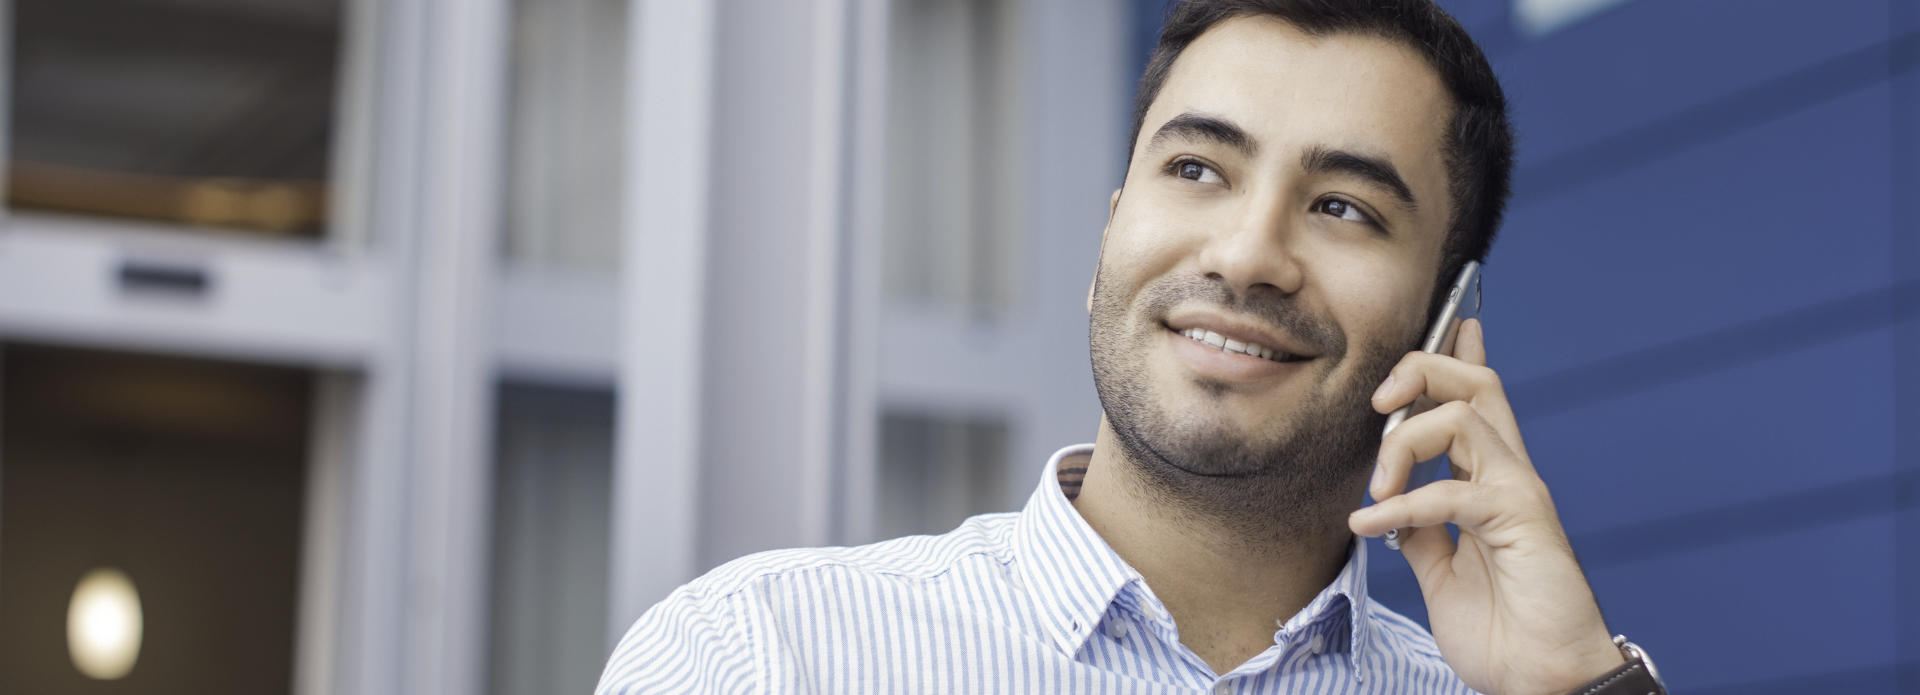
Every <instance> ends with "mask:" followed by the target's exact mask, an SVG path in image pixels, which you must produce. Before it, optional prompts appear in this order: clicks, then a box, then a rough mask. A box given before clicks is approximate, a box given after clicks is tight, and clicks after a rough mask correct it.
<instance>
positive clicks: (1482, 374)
mask: <svg viewBox="0 0 1920 695" xmlns="http://www.w3.org/2000/svg"><path fill="white" fill-rule="evenodd" d="M1473 371H1474V381H1476V382H1478V383H1479V384H1480V387H1481V388H1482V389H1483V390H1490V391H1497V390H1499V389H1500V373H1499V372H1496V371H1493V368H1492V367H1484V366H1475V367H1474V368H1473Z"/></svg>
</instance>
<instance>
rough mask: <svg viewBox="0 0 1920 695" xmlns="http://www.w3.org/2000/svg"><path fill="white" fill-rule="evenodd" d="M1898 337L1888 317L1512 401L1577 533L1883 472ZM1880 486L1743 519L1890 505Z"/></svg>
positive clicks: (1879, 478) (1887, 464)
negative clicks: (1845, 501) (1593, 390)
mask: <svg viewBox="0 0 1920 695" xmlns="http://www.w3.org/2000/svg"><path fill="white" fill-rule="evenodd" d="M1892 348H1893V346H1892V330H1891V329H1890V328H1887V327H1882V328H1880V329H1877V330H1874V331H1871V332H1869V333H1866V334H1863V335H1858V336H1853V337H1850V338H1846V339H1843V340H1837V341H1832V342H1827V343H1822V344H1819V345H1815V346H1811V347H1807V348H1802V349H1799V350H1794V351H1791V352H1787V353H1783V354H1780V355H1776V356H1773V357H1769V358H1766V359H1762V360H1756V361H1753V362H1748V363H1745V364H1741V365H1739V366H1737V367H1734V368H1730V369H1725V370H1719V371H1712V372H1704V373H1700V374H1697V375H1694V376H1690V377H1687V378H1683V379H1678V380H1675V381H1671V382H1667V383H1663V384H1661V385H1659V386H1657V387H1654V388H1652V389H1648V390H1646V391H1644V392H1640V393H1634V394H1630V395H1625V396H1619V397H1615V398H1608V399H1605V400H1602V401H1599V402H1595V403H1591V404H1587V405H1585V406H1582V407H1579V408H1576V409H1573V410H1568V411H1565V412H1560V413H1556V414H1553V415H1549V416H1545V417H1530V416H1527V415H1526V414H1525V413H1526V409H1525V408H1524V407H1521V408H1519V409H1518V410H1517V411H1516V412H1518V413H1520V418H1521V419H1520V423H1521V432H1522V433H1523V435H1524V436H1526V438H1527V449H1528V452H1529V454H1531V456H1532V457H1533V461H1534V466H1535V468H1536V469H1537V470H1539V471H1540V475H1541V477H1542V478H1543V479H1545V480H1546V481H1547V484H1548V486H1549V489H1551V490H1552V491H1553V495H1554V500H1555V504H1556V505H1557V506H1558V507H1559V509H1560V514H1561V518H1562V520H1563V522H1564V523H1565V525H1566V527H1567V531H1568V533H1569V534H1570V535H1572V536H1574V537H1575V538H1576V539H1579V538H1580V537H1581V535H1582V534H1584V533H1587V532H1604V531H1605V530H1607V529H1612V528H1618V527H1630V526H1632V525H1635V524H1640V523H1648V522H1654V521H1658V520H1661V519H1666V518H1670V517H1681V516H1684V515H1686V514H1687V513H1688V512H1691V511H1695V510H1700V509H1734V508H1738V507H1739V505H1743V504H1750V503H1755V502H1759V501H1763V500H1771V499H1785V498H1790V497H1791V496H1793V495H1795V494H1796V493H1805V492H1811V491H1816V490H1821V489H1825V488H1830V487H1834V486H1842V485H1845V484H1847V483H1856V482H1861V481H1876V482H1878V483H1879V484H1880V485H1883V486H1884V485H1886V484H1887V481H1888V480H1889V479H1890V477H1891V476H1892V474H1893V465H1892V459H1893V453H1892V445H1893V441H1892V437H1891V436H1889V435H1890V433H1891V432H1892V428H1893V389H1892V387H1891V385H1890V384H1888V383H1887V379H1886V375H1887V374H1888V373H1889V372H1890V371H1891V370H1892V364H1893V350H1892ZM1834 365H1845V366H1846V367H1847V368H1846V369H1835V368H1833V366H1834ZM1881 489H1882V493H1881V494H1882V495H1884V497H1882V498H1881V499H1879V500H1875V501H1874V503H1873V504H1872V505H1868V504H1867V502H1868V501H1867V500H1861V501H1860V504H1859V505H1858V506H1856V507H1851V508H1849V509H1841V510H1835V509H1818V510H1813V509H1791V510H1789V509H1782V510H1778V512H1779V513H1780V518H1778V519H1766V518H1760V519H1748V520H1747V521H1749V522H1751V523H1761V524H1775V523H1782V522H1783V521H1784V522H1786V523H1791V520H1792V517H1793V516H1794V515H1802V516H1805V515H1811V514H1816V513H1817V514H1821V515H1826V516H1832V515H1844V514H1847V513H1850V512H1853V511H1855V510H1859V511H1862V512H1864V511H1868V510H1878V511H1880V512H1883V513H1884V512H1887V511H1891V509H1892V504H1893V503H1892V491H1891V489H1886V488H1884V487H1883V488H1881ZM1729 513H1733V512H1729ZM1690 532H1691V530H1690V529H1687V528H1681V527H1676V528H1673V529H1672V534H1673V537H1671V538H1666V539H1659V542H1661V543H1662V544H1668V543H1686V542H1690V541H1691V539H1689V538H1687V537H1686V534H1688V533H1690ZM1603 542H1604V540H1603ZM1576 549H1578V550H1582V551H1585V550H1586V549H1585V548H1576Z"/></svg>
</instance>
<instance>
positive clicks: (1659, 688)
mask: <svg viewBox="0 0 1920 695" xmlns="http://www.w3.org/2000/svg"><path fill="white" fill-rule="evenodd" d="M1613 646H1616V647H1619V648H1620V655H1621V656H1625V657H1627V663H1626V665H1624V666H1621V667H1620V668H1616V669H1614V670H1612V671H1608V672H1607V673H1606V674H1605V675H1602V676H1600V677H1599V678H1595V679H1593V680H1591V681H1588V682H1587V684H1586V685H1583V686H1580V687H1578V688H1574V689H1573V692H1574V693H1575V694H1576V695H1667V687H1666V685H1665V684H1664V683H1661V682H1660V669H1657V668H1654V667H1653V659H1652V658H1650V657H1648V656H1647V653H1646V652H1645V651H1643V650H1641V649H1640V646H1639V645H1636V644H1634V643H1632V642H1628V641H1627V636H1626V635H1614V636H1613Z"/></svg>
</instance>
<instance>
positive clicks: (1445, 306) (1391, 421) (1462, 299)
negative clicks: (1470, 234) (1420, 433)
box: [1380, 261, 1480, 550]
mask: <svg viewBox="0 0 1920 695" xmlns="http://www.w3.org/2000/svg"><path fill="white" fill-rule="evenodd" d="M1478 316H1480V262H1479V261H1467V264H1466V265H1465V266H1462V267H1461V268H1460V275H1459V277H1457V278H1455V279H1454V281H1453V286H1452V287H1450V288H1448V289H1447V300H1446V301H1445V302H1443V303H1441V305H1440V311H1439V313H1437V314H1435V315H1434V317H1433V325H1431V326H1429V327H1428V328H1427V337H1426V339H1425V340H1423V341H1421V343H1420V351H1421V352H1427V353H1441V354H1446V355H1451V354H1453V341H1454V337H1455V334H1456V333H1458V332H1459V330H1460V324H1461V322H1464V321H1466V320H1467V319H1470V318H1476V317H1478ZM1422 401H1426V398H1425V397H1424V396H1423V397H1420V398H1415V399H1414V402H1412V403H1408V404H1406V405H1404V406H1401V408H1400V409H1399V410H1395V411H1393V414H1391V415H1388V416H1387V427H1386V429H1383V430H1381V431H1380V437H1381V438H1383V439H1384V438H1386V436H1387V433H1388V432H1392V431H1393V428H1395V427H1399V426H1400V423H1402V422H1406V420H1407V418H1409V417H1413V416H1414V415H1415V414H1416V413H1415V412H1414V409H1415V406H1421V407H1420V408H1419V410H1421V411H1422V412H1425V411H1426V410H1427V409H1429V408H1432V407H1433V403H1432V402H1431V401H1426V402H1425V403H1423V402H1422ZM1439 476H1440V457H1437V456H1436V457H1434V458H1433V460H1431V461H1422V462H1419V463H1416V464H1414V465H1413V470H1411V471H1408V473H1407V485H1406V487H1405V490H1406V491H1412V490H1413V489H1414V488H1417V487H1420V486H1421V485H1425V484H1427V483H1430V482H1433V481H1434V480H1436V479H1438V478H1439ZM1383 540H1385V541H1386V543H1387V547H1388V548H1392V549H1394V550H1399V549H1400V529H1393V530H1390V531H1387V535H1386V537H1385V538H1384V539H1383Z"/></svg>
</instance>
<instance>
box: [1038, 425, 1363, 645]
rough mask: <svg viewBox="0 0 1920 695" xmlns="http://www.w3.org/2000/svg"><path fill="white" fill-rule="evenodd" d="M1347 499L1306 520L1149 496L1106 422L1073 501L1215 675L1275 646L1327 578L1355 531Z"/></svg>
mask: <svg viewBox="0 0 1920 695" xmlns="http://www.w3.org/2000/svg"><path fill="white" fill-rule="evenodd" d="M1363 485H1364V478H1360V479H1356V480H1354V481H1353V484H1352V485H1351V486H1350V487H1351V492H1352V494H1351V495H1342V497H1341V499H1347V500H1349V501H1351V502H1352V503H1351V504H1341V503H1340V501H1339V500H1325V501H1322V503H1321V504H1318V505H1315V506H1317V507H1323V508H1321V509H1313V510H1303V511H1306V512H1307V513H1306V514H1305V516H1304V518H1305V519H1306V521H1307V523H1305V524H1304V525H1302V524H1300V523H1299V521H1300V519H1298V518H1296V519H1294V520H1293V523H1288V524H1281V523H1280V522H1279V521H1277V520H1276V521H1275V524H1274V528H1272V529H1267V530H1266V531H1267V532H1262V529H1261V527H1260V526H1259V525H1248V524H1245V523H1236V524H1222V523H1218V521H1217V520H1216V519H1214V518H1212V517H1210V516H1208V515H1207V514H1206V513H1204V512H1203V511H1196V510H1192V509H1186V508H1181V507H1179V506H1177V505H1175V504H1174V503H1172V501H1171V500H1169V499H1168V498H1167V497H1166V496H1165V495H1156V494H1153V490H1152V489H1151V488H1150V487H1149V483H1148V481H1145V480H1142V479H1141V477H1140V475H1139V474H1138V471H1137V469H1136V468H1135V466H1134V465H1133V463H1132V462H1130V461H1128V460H1126V459H1125V458H1124V454H1123V453H1122V451H1121V449H1120V446H1119V443H1118V441H1116V439H1115V435H1114V433H1113V430H1112V428H1111V427H1110V426H1109V425H1108V423H1107V421H1106V419H1105V418H1102V419H1101V421H1100V433H1099V435H1098V436H1097V437H1096V438H1095V440H1094V449H1093V457H1092V460H1090V461H1089V462H1088V464H1087V476H1086V479H1085V480H1084V481H1083V482H1082V484H1081V488H1080V495H1079V496H1078V497H1077V498H1075V499H1074V503H1073V504H1074V507H1075V508H1077V509H1078V510H1079V512H1080V516H1081V517H1083V518H1085V519H1086V520H1087V524H1088V525H1089V526H1092V527H1093V530H1094V531H1096V532H1098V533H1099V534H1100V537H1101V538H1102V539H1104V540H1105V541H1106V542H1107V544H1108V545H1109V546H1112V547H1113V549H1114V551H1115V552H1116V553H1119V555H1120V557H1121V558H1122V559H1124V560H1126V561H1127V563H1128V564H1129V565H1132V566H1133V568H1134V569H1135V570H1137V571H1139V572H1140V575H1141V576H1142V577H1144V578H1145V579H1146V582H1147V585H1148V586H1149V587H1151V588H1152V589H1153V592H1154V595H1155V596H1158V597H1159V598H1160V600H1161V602H1162V603H1165V604H1166V607H1167V611H1168V612H1169V613H1172V614H1173V620H1174V623H1175V625H1177V626H1178V627H1179V631H1180V641H1181V642H1182V643H1183V644H1185V645H1186V646H1187V648H1188V649H1192V650H1193V651H1194V653H1195V654H1197V655H1199V656H1200V658H1201V659H1202V660H1205V661H1206V662H1207V665H1208V666H1211V667H1213V669H1214V671H1215V672H1216V673H1226V672H1227V671H1230V670H1232V669H1233V668H1234V667H1236V666H1238V665H1240V664H1241V663H1244V662H1245V661H1246V660H1247V659H1249V658H1252V657H1253V656H1255V655H1257V654H1259V653H1260V652H1261V651H1263V650H1265V649H1266V648H1267V647H1269V646H1272V644H1273V633H1274V631H1275V629H1276V622H1281V621H1285V620H1286V619H1288V618H1291V617H1293V615H1294V614H1296V613H1299V612H1300V610H1301V609H1302V608H1305V607H1306V605H1307V604H1308V603H1310V602H1312V601H1313V597H1314V596H1316V595H1318V594H1319V593H1320V591H1321V590H1322V589H1325V588H1326V587H1327V585H1329V584H1331V583H1333V580H1334V578H1336V577H1338V576H1339V574H1340V569H1341V567H1342V566H1343V565H1344V564H1345V563H1346V559H1347V549H1348V546H1349V544H1350V543H1351V542H1352V535H1351V533H1350V532H1349V531H1348V530H1347V524H1346V516H1347V513H1348V512H1350V511H1352V510H1353V508H1354V507H1356V506H1358V500H1359V499H1360V495H1361V490H1362V489H1363Z"/></svg>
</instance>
